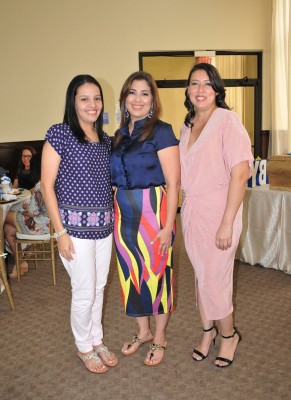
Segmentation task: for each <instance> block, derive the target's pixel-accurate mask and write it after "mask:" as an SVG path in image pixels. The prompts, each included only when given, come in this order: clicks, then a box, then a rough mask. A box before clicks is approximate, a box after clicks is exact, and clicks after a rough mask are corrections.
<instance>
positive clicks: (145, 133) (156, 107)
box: [115, 71, 162, 146]
mask: <svg viewBox="0 0 291 400" xmlns="http://www.w3.org/2000/svg"><path fill="white" fill-rule="evenodd" d="M133 81H146V82H147V84H148V85H149V87H150V91H151V95H152V97H153V104H152V116H151V118H148V119H147V121H146V122H145V124H144V126H143V130H142V135H141V137H140V139H139V140H144V139H147V138H148V137H149V136H150V135H151V134H152V132H153V127H154V126H155V124H156V122H157V120H158V119H159V117H160V115H161V113H162V106H161V101H160V97H159V92H158V88H157V85H156V82H155V80H154V78H153V77H152V76H151V75H150V74H149V73H148V72H145V71H137V72H133V73H132V74H131V75H130V76H129V77H128V78H127V79H126V81H125V82H124V84H123V86H122V89H121V92H120V98H119V105H120V115H121V121H120V129H121V128H123V127H124V126H125V125H128V123H129V121H130V116H129V117H127V116H126V114H125V101H126V98H127V96H128V95H129V92H130V89H131V86H132V83H133ZM120 129H118V130H117V132H116V135H117V139H116V141H115V146H117V145H118V144H119V143H120V141H121V140H122V136H121V135H119V136H118V134H119V131H120Z"/></svg>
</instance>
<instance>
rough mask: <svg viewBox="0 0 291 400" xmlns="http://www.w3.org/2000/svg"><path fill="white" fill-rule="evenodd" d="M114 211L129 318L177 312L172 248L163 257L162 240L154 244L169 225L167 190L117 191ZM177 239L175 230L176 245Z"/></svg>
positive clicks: (117, 248)
mask: <svg viewBox="0 0 291 400" xmlns="http://www.w3.org/2000/svg"><path fill="white" fill-rule="evenodd" d="M114 210H115V223H114V240H115V246H116V253H117V265H118V272H119V278H120V285H121V292H122V300H123V304H124V309H125V312H126V314H127V315H129V316H133V317H142V316H146V315H158V314H166V313H169V312H171V311H173V283H174V282H173V265H172V262H173V260H172V258H173V257H172V247H170V248H169V250H168V253H165V254H164V255H163V256H161V255H160V254H158V247H159V240H157V241H156V242H155V243H154V244H151V242H152V240H153V239H154V238H155V236H156V235H157V233H158V232H159V230H160V229H161V228H162V227H163V225H164V223H165V221H166V194H165V192H164V189H163V188H162V187H150V188H149V189H134V190H122V189H117V190H116V192H115V198H114ZM174 237H175V230H174V231H173V235H172V245H173V242H174Z"/></svg>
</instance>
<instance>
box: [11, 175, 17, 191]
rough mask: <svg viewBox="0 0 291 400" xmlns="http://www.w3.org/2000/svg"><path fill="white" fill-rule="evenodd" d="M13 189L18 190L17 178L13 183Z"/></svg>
mask: <svg viewBox="0 0 291 400" xmlns="http://www.w3.org/2000/svg"><path fill="white" fill-rule="evenodd" d="M12 187H13V188H14V189H18V178H15V179H14V181H13V186H12Z"/></svg>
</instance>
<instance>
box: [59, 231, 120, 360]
mask: <svg viewBox="0 0 291 400" xmlns="http://www.w3.org/2000/svg"><path fill="white" fill-rule="evenodd" d="M71 239H72V242H73V245H74V249H75V253H76V254H75V255H74V259H73V260H72V261H70V262H69V261H67V260H66V259H64V258H63V257H61V259H62V262H63V264H64V266H65V268H66V270H67V272H68V274H69V276H70V278H71V286H72V304H71V326H72V331H73V335H74V337H75V343H76V346H77V348H78V350H79V351H80V352H81V353H87V352H89V351H91V350H92V348H93V346H97V345H98V344H101V342H102V339H103V328H102V322H101V321H102V309H103V297H104V288H105V285H106V282H107V277H108V272H109V266H110V258H111V251H112V234H111V235H109V236H108V237H107V238H105V239H98V240H91V239H77V238H75V237H72V236H71Z"/></svg>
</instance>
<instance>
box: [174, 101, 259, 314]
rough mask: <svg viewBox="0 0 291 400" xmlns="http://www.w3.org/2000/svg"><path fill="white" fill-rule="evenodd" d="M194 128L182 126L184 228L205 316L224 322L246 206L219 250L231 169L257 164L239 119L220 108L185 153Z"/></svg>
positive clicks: (182, 216) (182, 218)
mask: <svg viewBox="0 0 291 400" xmlns="http://www.w3.org/2000/svg"><path fill="white" fill-rule="evenodd" d="M190 131H191V129H190V128H188V127H186V126H185V125H183V126H182V129H181V139H180V146H179V147H180V158H181V186H182V190H183V204H182V210H181V220H182V230H183V236H184V241H185V246H186V251H187V254H188V257H189V259H190V261H191V263H192V265H193V267H194V271H195V277H196V294H198V293H199V297H200V299H201V304H202V307H203V309H204V312H205V315H206V318H207V319H209V320H219V319H222V318H224V317H226V316H228V315H229V314H231V313H232V312H233V303H232V292H233V266H234V257H235V251H236V248H237V246H238V242H239V237H240V233H241V228H242V205H241V207H240V208H239V210H238V212H237V215H236V218H235V221H234V224H233V238H232V245H231V247H230V248H229V249H228V250H220V249H218V248H217V247H216V245H215V237H216V233H217V230H218V228H219V226H220V223H221V220H222V217H223V214H224V210H225V206H226V201H227V194H228V188H229V183H230V179H231V169H232V168H233V166H235V165H237V164H238V163H240V162H242V161H248V162H249V166H250V175H251V171H252V165H253V155H252V152H251V142H250V138H249V135H248V133H247V131H246V130H245V128H244V126H243V125H242V123H241V121H240V119H239V117H238V115H237V114H235V113H234V112H232V111H229V110H225V109H222V108H217V109H215V110H214V112H213V113H212V115H211V117H210V119H209V120H208V122H207V124H206V125H205V127H204V129H203V131H202V132H201V134H200V136H199V137H198V139H197V140H196V142H195V143H194V144H193V145H192V146H191V148H189V149H187V146H188V141H189V136H190Z"/></svg>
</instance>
